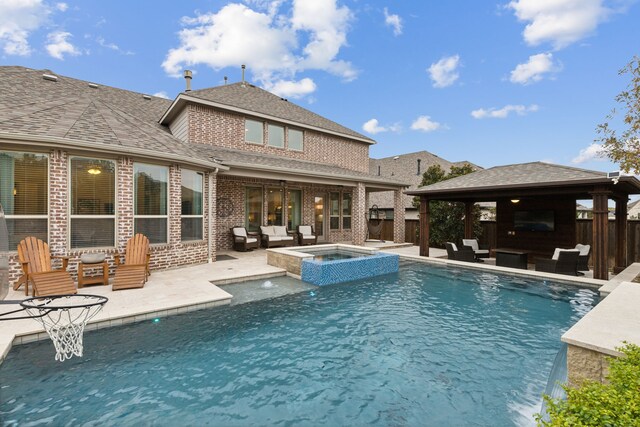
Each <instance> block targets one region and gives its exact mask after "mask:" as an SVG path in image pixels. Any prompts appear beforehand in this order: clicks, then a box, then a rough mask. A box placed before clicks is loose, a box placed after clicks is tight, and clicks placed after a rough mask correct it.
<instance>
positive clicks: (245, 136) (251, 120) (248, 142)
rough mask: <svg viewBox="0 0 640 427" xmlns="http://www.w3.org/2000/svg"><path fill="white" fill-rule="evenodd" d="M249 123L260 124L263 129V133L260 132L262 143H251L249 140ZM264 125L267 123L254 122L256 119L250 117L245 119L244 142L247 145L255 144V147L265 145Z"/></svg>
mask: <svg viewBox="0 0 640 427" xmlns="http://www.w3.org/2000/svg"><path fill="white" fill-rule="evenodd" d="M247 122H253V123H258V124H259V125H260V127H261V128H262V132H260V142H254V141H249V140H248V139H247V133H248V132H247ZM264 124H265V122H263V121H259V120H254V119H250V118H248V117H245V118H244V142H245V143H247V144H253V145H264Z"/></svg>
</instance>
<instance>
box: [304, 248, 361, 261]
mask: <svg viewBox="0 0 640 427" xmlns="http://www.w3.org/2000/svg"><path fill="white" fill-rule="evenodd" d="M298 252H302V253H305V254H311V255H314V257H313V259H314V261H338V260H343V259H355V258H362V257H368V256H371V254H370V253H362V252H354V251H345V250H340V249H332V250H330V251H298Z"/></svg>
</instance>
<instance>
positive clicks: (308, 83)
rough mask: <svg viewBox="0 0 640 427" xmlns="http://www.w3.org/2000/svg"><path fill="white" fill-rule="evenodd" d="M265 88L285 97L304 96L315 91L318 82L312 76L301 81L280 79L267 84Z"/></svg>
mask: <svg viewBox="0 0 640 427" xmlns="http://www.w3.org/2000/svg"><path fill="white" fill-rule="evenodd" d="M265 89H266V90H268V91H269V92H272V93H274V94H276V95H278V96H281V97H283V98H293V99H296V98H302V97H304V96H306V95H308V94H310V93H313V92H315V90H316V84H315V82H314V81H313V80H312V79H310V78H304V79H302V80H299V81H292V80H278V81H277V82H273V83H270V84H266V85H265Z"/></svg>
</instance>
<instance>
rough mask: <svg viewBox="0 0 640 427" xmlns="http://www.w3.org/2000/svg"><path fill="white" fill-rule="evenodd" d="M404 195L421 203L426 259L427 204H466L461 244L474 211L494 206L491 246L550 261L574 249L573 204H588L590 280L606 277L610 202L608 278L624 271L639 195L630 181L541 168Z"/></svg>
mask: <svg viewBox="0 0 640 427" xmlns="http://www.w3.org/2000/svg"><path fill="white" fill-rule="evenodd" d="M406 194H409V195H414V196H419V197H420V255H422V256H427V254H428V253H429V222H430V221H429V220H430V216H429V202H430V201H436V200H441V201H449V202H462V203H464V204H465V208H466V213H467V214H466V215H465V232H464V234H465V235H464V237H465V238H468V239H470V238H473V237H474V236H473V218H472V210H473V206H474V204H475V203H477V202H496V223H497V227H496V229H497V231H496V233H497V236H496V242H497V245H498V247H500V248H510V249H521V250H526V251H527V252H528V253H529V257H530V259H529V262H531V261H532V259H531V258H550V257H551V255H552V253H553V251H554V249H555V248H573V247H574V246H575V245H576V243H583V242H576V201H577V200H585V199H591V200H593V239H592V243H593V245H592V252H591V261H592V263H593V277H594V278H595V279H603V280H606V279H607V278H608V273H609V263H608V257H607V247H608V244H609V238H610V236H609V232H608V226H607V225H608V221H609V220H608V216H609V201H610V200H611V201H614V202H615V235H614V236H611V238H613V239H614V242H615V248H616V250H615V261H614V265H613V266H612V267H613V272H614V273H618V272H620V271H622V270H624V268H626V267H627V266H628V265H629V261H628V260H627V252H626V235H627V203H628V200H629V195H630V194H640V181H638V179H637V178H635V177H633V176H621V177H617V178H609V177H608V176H607V174H606V173H605V172H598V171H590V170H585V169H577V168H572V167H567V166H561V165H552V164H547V163H542V162H534V163H524V164H515V165H507V166H497V167H493V168H490V169H485V170H481V171H478V172H474V173H471V174H468V175H464V176H460V177H457V178H454V179H450V180H447V181H441V182H438V183H436V184H432V185H429V186H426V187H422V188H419V189H417V190H414V191H409V192H407V193H406Z"/></svg>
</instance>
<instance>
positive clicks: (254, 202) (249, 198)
mask: <svg viewBox="0 0 640 427" xmlns="http://www.w3.org/2000/svg"><path fill="white" fill-rule="evenodd" d="M261 225H262V187H247V190H246V193H245V226H246V227H247V231H259V230H260V226H261Z"/></svg>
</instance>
